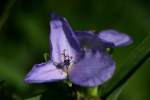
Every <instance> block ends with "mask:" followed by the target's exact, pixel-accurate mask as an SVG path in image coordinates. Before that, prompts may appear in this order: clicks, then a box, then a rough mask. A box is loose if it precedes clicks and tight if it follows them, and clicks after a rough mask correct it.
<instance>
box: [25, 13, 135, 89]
mask: <svg viewBox="0 0 150 100" xmlns="http://www.w3.org/2000/svg"><path fill="white" fill-rule="evenodd" d="M51 18H52V19H51V21H50V29H51V32H50V46H51V51H52V57H51V59H50V60H49V61H47V62H44V63H41V64H35V65H34V66H33V68H32V70H31V71H30V72H29V73H28V74H27V76H26V77H25V82H27V83H44V82H53V81H59V80H64V79H69V80H70V81H71V82H72V83H74V84H77V85H80V86H86V87H93V86H98V85H101V84H103V83H104V82H106V81H107V80H109V79H110V78H111V77H112V75H113V73H114V70H115V62H114V60H113V59H112V58H111V56H110V55H108V53H107V52H106V48H108V47H113V48H114V47H118V46H125V45H129V44H131V43H132V39H131V38H130V37H129V36H128V35H125V34H123V33H119V32H117V31H115V30H106V31H102V32H100V33H99V34H98V35H94V33H93V32H91V31H77V32H75V31H73V30H72V28H71V27H70V25H69V23H68V22H67V20H66V19H65V18H64V17H61V16H58V15H56V14H52V15H51ZM84 48H86V49H84ZM87 48H88V49H87Z"/></svg>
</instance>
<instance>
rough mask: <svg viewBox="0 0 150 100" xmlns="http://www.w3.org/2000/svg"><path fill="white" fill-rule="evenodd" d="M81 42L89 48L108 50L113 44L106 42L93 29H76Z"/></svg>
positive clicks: (84, 46)
mask: <svg viewBox="0 0 150 100" xmlns="http://www.w3.org/2000/svg"><path fill="white" fill-rule="evenodd" d="M75 34H76V35H77V37H78V39H79V41H80V44H81V46H82V47H83V48H88V49H99V50H101V51H102V50H104V51H105V50H106V48H107V47H110V46H111V45H112V44H106V43H104V42H103V41H102V40H101V39H100V38H99V37H98V36H97V35H96V34H94V33H93V32H92V31H76V32H75Z"/></svg>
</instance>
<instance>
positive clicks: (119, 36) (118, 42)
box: [98, 29, 133, 47]
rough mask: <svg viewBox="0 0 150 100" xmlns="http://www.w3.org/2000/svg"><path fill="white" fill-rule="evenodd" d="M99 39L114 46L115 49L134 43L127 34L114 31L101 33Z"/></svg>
mask: <svg viewBox="0 0 150 100" xmlns="http://www.w3.org/2000/svg"><path fill="white" fill-rule="evenodd" d="M98 37H99V38H100V39H101V40H102V41H103V42H105V43H107V44H110V43H111V44H113V47H120V46H127V45H129V44H131V43H132V42H133V40H132V39H131V37H130V36H128V35H127V34H123V33H120V32H118V31H116V30H112V29H110V30H105V31H102V32H100V33H99V35H98Z"/></svg>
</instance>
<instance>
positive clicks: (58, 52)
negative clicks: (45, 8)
mask: <svg viewBox="0 0 150 100" xmlns="http://www.w3.org/2000/svg"><path fill="white" fill-rule="evenodd" d="M51 17H52V21H50V28H51V35H50V40H51V45H52V60H53V61H54V62H58V63H61V62H63V58H62V53H63V52H64V50H66V54H67V55H69V56H72V57H73V59H76V57H78V56H77V55H78V54H79V53H80V45H79V41H78V40H77V38H76V36H75V34H74V32H73V30H72V29H71V27H70V25H69V23H68V22H67V20H66V19H65V18H63V17H61V16H58V15H56V14H52V15H51Z"/></svg>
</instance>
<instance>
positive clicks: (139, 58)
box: [102, 35, 150, 99]
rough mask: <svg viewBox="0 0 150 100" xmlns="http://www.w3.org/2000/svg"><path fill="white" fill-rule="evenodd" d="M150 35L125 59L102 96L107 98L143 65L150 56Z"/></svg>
mask: <svg viewBox="0 0 150 100" xmlns="http://www.w3.org/2000/svg"><path fill="white" fill-rule="evenodd" d="M149 43H150V35H149V36H147V37H146V38H145V39H144V40H143V41H142V43H141V44H139V45H138V46H137V47H136V48H135V49H134V50H133V52H132V53H131V54H129V57H128V59H127V60H126V61H125V63H124V64H123V66H122V67H121V69H120V70H118V72H116V74H115V75H114V77H113V78H112V80H111V81H110V82H109V83H108V84H106V85H105V91H104V94H103V95H102V97H103V98H104V99H105V98H107V97H108V96H109V95H111V94H112V93H113V92H114V91H115V90H116V89H117V88H118V87H120V86H121V85H123V84H124V83H125V82H126V81H127V80H128V79H129V78H130V77H131V76H132V75H133V74H134V73H135V72H136V71H137V69H139V68H140V67H141V65H142V64H143V63H144V62H145V61H146V60H147V59H148V58H149V57H150V46H149Z"/></svg>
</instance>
